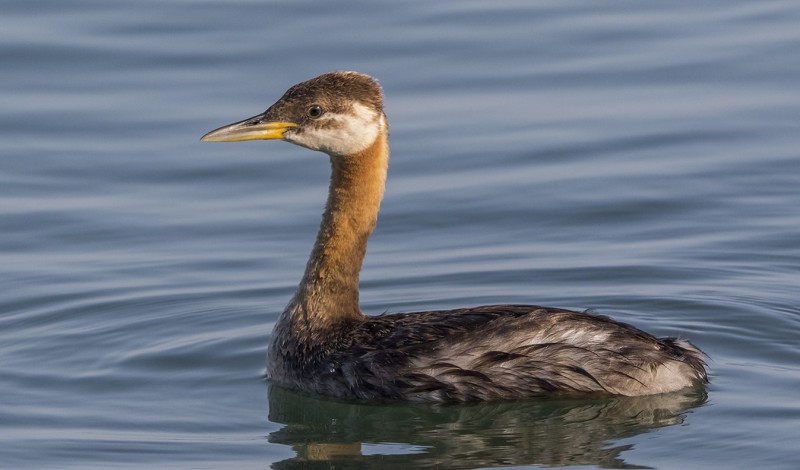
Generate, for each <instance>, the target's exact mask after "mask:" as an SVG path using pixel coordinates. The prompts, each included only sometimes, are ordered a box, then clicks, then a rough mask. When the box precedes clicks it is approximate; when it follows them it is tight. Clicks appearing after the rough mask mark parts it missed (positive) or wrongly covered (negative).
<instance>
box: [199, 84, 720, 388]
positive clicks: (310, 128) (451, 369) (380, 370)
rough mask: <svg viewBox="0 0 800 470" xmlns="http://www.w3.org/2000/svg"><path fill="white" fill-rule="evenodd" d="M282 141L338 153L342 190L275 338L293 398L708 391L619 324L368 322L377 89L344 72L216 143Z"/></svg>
mask: <svg viewBox="0 0 800 470" xmlns="http://www.w3.org/2000/svg"><path fill="white" fill-rule="evenodd" d="M254 139H264V140H270V139H283V140H286V141H288V142H292V143H294V144H297V145H301V146H304V147H307V148H310V149H312V150H319V151H323V152H325V153H327V154H328V155H329V157H330V161H331V170H332V174H331V185H330V190H329V194H328V203H327V205H326V208H325V212H324V214H323V217H322V224H321V226H320V231H319V234H318V236H317V241H316V243H315V245H314V249H313V251H312V253H311V257H310V259H309V261H308V265H307V267H306V272H305V275H304V276H303V279H302V281H301V282H300V286H299V287H298V289H297V292H296V293H295V295H294V297H293V298H292V300H291V301H290V302H289V305H288V306H287V307H286V309H285V310H284V312H283V313H282V314H281V316H280V318H279V320H278V322H277V323H276V325H275V329H274V331H273V334H272V341H271V344H270V348H269V353H268V360H267V367H268V372H269V374H270V377H271V379H272V380H273V381H274V382H276V383H278V384H280V385H283V386H286V387H289V388H293V389H297V390H303V391H307V392H313V393H319V394H323V395H328V396H333V397H338V398H344V399H362V400H375V399H403V400H413V401H475V400H491V399H513V398H521V397H531V396H541V395H553V394H570V395H572V394H618V395H631V396H633V395H649V394H655V393H663V392H669V391H675V390H679V389H681V388H684V387H688V386H690V385H692V384H694V383H704V382H707V376H706V372H705V367H704V362H703V353H702V352H701V351H700V350H699V349H697V348H696V347H695V346H693V345H692V344H690V343H689V342H688V341H685V340H681V339H676V338H656V337H654V336H652V335H649V334H647V333H645V332H643V331H641V330H638V329H636V328H634V327H632V326H630V325H627V324H624V323H619V322H615V321H613V320H611V319H609V318H607V317H603V316H597V315H591V314H588V313H581V312H574V311H569V310H562V309H555V308H545V307H538V306H533V305H495V306H484V307H474V308H465V309H458V310H451V311H432V312H418V313H403V314H392V315H388V314H387V315H379V316H372V317H370V316H365V315H364V314H363V313H362V312H361V310H360V308H359V303H358V279H359V272H360V270H361V265H362V261H363V259H364V255H365V253H366V247H367V240H368V238H369V235H370V234H371V233H372V230H373V229H374V227H375V224H376V222H377V216H378V211H379V209H380V202H381V199H382V197H383V191H384V186H385V180H386V171H387V167H388V160H389V144H388V124H387V120H386V116H385V114H384V111H383V94H382V91H381V89H380V86H379V85H378V84H377V82H376V81H375V80H374V79H373V78H371V77H369V76H367V75H363V74H359V73H355V72H333V73H328V74H324V75H321V76H319V77H317V78H314V79H311V80H308V81H306V82H303V83H300V84H298V85H295V86H293V87H292V88H290V89H289V90H288V91H287V92H286V93H285V94H284V95H283V97H281V99H280V100H278V101H277V102H276V103H275V104H274V105H272V106H271V107H270V108H269V109H268V110H267V111H266V112H264V113H263V114H260V115H258V116H255V117H252V118H249V119H245V120H244V121H240V122H237V123H234V124H231V125H228V126H224V127H221V128H219V129H217V130H214V131H212V132H209V133H208V134H206V135H205V136H204V137H203V140H206V141H239V140H254Z"/></svg>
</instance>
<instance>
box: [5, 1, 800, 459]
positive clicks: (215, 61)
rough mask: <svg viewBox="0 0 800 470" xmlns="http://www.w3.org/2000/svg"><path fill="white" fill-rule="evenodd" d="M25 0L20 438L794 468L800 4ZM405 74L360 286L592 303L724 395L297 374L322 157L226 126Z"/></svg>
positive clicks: (13, 181)
mask: <svg viewBox="0 0 800 470" xmlns="http://www.w3.org/2000/svg"><path fill="white" fill-rule="evenodd" d="M697 3H698V2H691V1H678V2H634V1H629V2H606V3H602V4H601V3H598V2H574V1H557V2H556V1H553V2H528V1H522V0H520V1H502V2H501V1H494V2H482V1H472V2H471V1H458V2H430V1H424V2H423V1H412V2H395V3H394V4H387V5H378V4H377V3H372V2H357V1H352V2H319V3H318V4H314V3H311V2H297V1H273V2H264V1H256V0H251V1H247V0H242V1H238V2H225V3H222V2H205V1H188V0H172V1H165V0H159V1H150V0H147V1H142V0H137V1H135V2H134V1H116V2H108V1H99V0H97V1H85V0H75V1H71V2H62V1H55V0H49V1H41V2H30V1H22V0H18V1H14V0H8V1H4V2H3V4H2V6H0V12H2V14H1V15H0V59H2V73H1V74H0V87H2V93H1V94H0V100H2V101H1V102H0V285H2V296H0V397H2V398H1V399H0V467H2V468H23V469H24V468H81V469H85V468H125V467H131V468H161V469H169V468H236V469H247V468H258V469H263V468H269V467H272V468H306V467H308V468H329V467H330V468H333V467H335V468H402V469H409V468H474V467H502V466H518V467H523V468H524V467H528V466H533V467H535V466H562V465H565V466H581V467H587V468H594V467H604V468H605V467H626V468H630V467H654V468H720V469H722V468H725V469H728V468H761V469H764V468H796V466H797V465H798V463H800V454H798V451H797V450H796V448H797V442H798V441H799V440H800V392H799V390H800V289H798V285H799V284H800V184H799V183H800V150H798V149H800V28H798V26H797V25H798V24H800V4H798V3H797V2H793V1H788V0H787V1H759V2H747V3H739V4H736V3H735V2H728V1H711V2H702V6H701V5H698V4H697ZM336 69H355V70H359V71H363V72H367V73H370V74H373V75H375V76H377V77H379V78H380V79H381V81H382V83H383V85H384V88H385V91H386V93H387V110H388V113H389V117H390V120H391V123H392V149H393V157H392V163H391V171H390V180H389V183H388V188H387V194H386V200H385V203H384V206H383V211H382V215H381V220H380V224H379V228H378V230H377V231H376V233H375V235H374V237H373V239H372V241H371V243H370V248H369V253H368V258H367V261H366V265H365V268H364V273H363V275H362V289H363V293H362V302H363V307H364V309H365V310H366V311H368V312H372V313H379V312H383V311H405V310H417V309H432V308H447V307H459V306H467V305H477V304H489V303H494V302H513V303H539V304H546V305H553V306H560V307H569V308H576V309H585V308H592V309H595V310H597V311H599V312H601V313H605V314H609V315H612V316H614V317H615V318H617V319H620V320H623V321H627V322H631V323H634V324H636V325H637V326H639V327H641V328H644V329H646V330H649V331H652V332H654V333H657V334H661V335H680V336H684V337H687V338H690V339H692V340H693V341H694V342H695V343H697V344H698V345H700V346H701V347H703V348H704V349H705V350H706V351H707V353H708V354H709V356H710V358H711V359H710V361H709V365H710V371H711V377H712V383H711V385H710V386H709V387H708V388H707V389H706V391H705V393H698V392H694V393H684V394H677V395H674V396H672V395H670V396H660V397H649V398H644V399H636V400H633V399H627V400H626V399H605V400H578V401H576V400H572V401H563V400H531V401H526V402H519V403H489V404H479V405H472V406H445V407H435V406H411V405H402V404H398V405H383V406H374V405H353V404H342V403H336V402H330V401H324V400H318V399H316V398H313V397H306V396H299V395H295V394H291V393H287V392H285V391H282V390H279V389H271V388H270V387H269V384H267V383H265V381H264V380H263V373H264V358H265V350H266V344H267V341H268V337H269V334H270V331H271V328H272V325H273V322H274V321H275V319H276V314H277V313H278V312H279V311H280V310H281V309H282V308H283V306H284V304H285V303H286V302H287V300H288V299H289V297H290V296H291V294H292V292H293V290H294V288H295V286H296V283H297V281H298V280H299V278H300V275H301V273H302V270H303V268H304V265H305V260H306V256H307V255H308V252H309V250H310V247H311V244H312V242H313V239H314V235H315V231H316V228H317V224H318V222H319V213H320V212H321V208H322V204H323V199H324V195H325V191H326V183H327V172H328V164H327V162H326V157H324V156H323V155H321V154H314V153H312V152H309V151H307V150H304V149H300V148H295V147H293V146H291V145H288V144H285V143H277V142H271V143H265V142H257V143H243V144H238V145H233V144H230V145H208V144H201V143H199V142H198V139H199V137H200V136H201V135H202V134H203V133H205V132H206V131H208V130H210V129H212V128H215V127H217V126H219V125H221V124H225V123H228V122H231V121H234V120H238V119H241V118H244V117H247V116H251V115H253V114H256V113H258V112H261V111H263V110H264V109H265V108H266V107H267V106H268V105H269V104H271V102H272V101H274V100H275V99H276V98H278V97H279V96H280V95H281V94H282V93H283V91H284V89H285V88H287V87H288V86H290V85H292V84H294V83H296V82H298V81H301V80H304V79H307V78H310V77H312V76H315V75H317V74H319V73H322V72H326V71H330V70H336Z"/></svg>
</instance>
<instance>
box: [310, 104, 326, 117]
mask: <svg viewBox="0 0 800 470" xmlns="http://www.w3.org/2000/svg"><path fill="white" fill-rule="evenodd" d="M322 113H323V110H322V106H320V105H318V104H314V105H311V107H310V108H308V117H310V118H318V117H320V116H322Z"/></svg>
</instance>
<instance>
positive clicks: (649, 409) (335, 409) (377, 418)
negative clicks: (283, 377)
mask: <svg viewBox="0 0 800 470" xmlns="http://www.w3.org/2000/svg"><path fill="white" fill-rule="evenodd" d="M705 400H706V395H705V393H704V392H703V391H701V390H692V391H688V392H683V393H673V394H667V395H656V396H649V397H633V398H629V397H612V398H602V399H600V398H598V399H581V400H575V399H571V400H529V401H522V402H494V403H478V404H472V405H449V406H442V405H418V404H382V405H367V404H351V403H341V402H336V401H330V400H325V399H319V398H316V397H311V396H307V395H303V394H299V393H295V392H291V391H287V390H285V389H283V388H280V387H277V386H274V385H273V386H270V389H269V420H270V421H272V422H276V423H281V424H283V425H284V426H283V427H282V428H281V429H280V430H278V431H275V432H273V433H271V434H270V436H269V441H270V442H273V443H279V444H285V445H290V446H291V447H292V449H293V450H294V452H295V453H296V456H295V457H293V458H291V459H288V460H284V461H281V462H276V463H275V464H273V466H272V468H276V469H285V468H378V466H380V468H400V467H404V468H407V469H411V468H475V467H486V466H508V465H548V466H563V465H596V466H599V467H604V468H623V467H624V468H647V467H646V466H637V465H635V464H632V463H628V462H625V461H624V460H623V459H622V457H621V456H620V454H621V453H622V451H625V450H628V449H630V448H631V447H632V446H631V445H614V444H613V443H612V444H611V445H610V444H609V443H610V442H612V441H616V440H619V439H622V438H627V437H632V436H635V435H637V434H641V433H644V432H647V431H650V430H652V429H656V428H660V427H663V426H670V425H674V424H680V423H682V422H683V421H684V418H685V413H686V412H687V411H688V410H690V409H691V408H694V407H697V406H700V405H702V404H703V403H704V402H705ZM409 441H410V442H409Z"/></svg>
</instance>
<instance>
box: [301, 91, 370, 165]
mask: <svg viewBox="0 0 800 470" xmlns="http://www.w3.org/2000/svg"><path fill="white" fill-rule="evenodd" d="M323 119H326V121H323V122H322V128H318V129H307V130H305V131H304V132H301V133H297V134H291V135H287V136H286V140H288V141H289V142H292V143H293V144H297V145H302V146H303V147H307V148H310V149H313V150H320V151H322V152H325V153H328V154H332V155H352V154H354V153H357V152H360V151H361V150H364V149H365V148H367V147H369V146H370V145H372V143H373V142H375V139H377V138H378V135H379V134H380V133H381V132H382V131H383V130H384V127H385V126H386V123H385V122H384V118H383V114H379V113H378V112H376V111H374V110H372V109H370V108H368V107H366V106H364V105H362V104H360V103H354V104H353V107H352V109H351V112H350V113H348V114H336V115H331V114H329V115H327V116H325V118H323ZM326 123H328V124H331V125H330V127H328V126H326V125H325V124H326Z"/></svg>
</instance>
